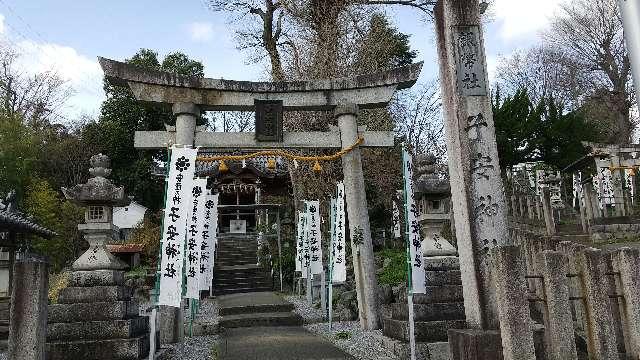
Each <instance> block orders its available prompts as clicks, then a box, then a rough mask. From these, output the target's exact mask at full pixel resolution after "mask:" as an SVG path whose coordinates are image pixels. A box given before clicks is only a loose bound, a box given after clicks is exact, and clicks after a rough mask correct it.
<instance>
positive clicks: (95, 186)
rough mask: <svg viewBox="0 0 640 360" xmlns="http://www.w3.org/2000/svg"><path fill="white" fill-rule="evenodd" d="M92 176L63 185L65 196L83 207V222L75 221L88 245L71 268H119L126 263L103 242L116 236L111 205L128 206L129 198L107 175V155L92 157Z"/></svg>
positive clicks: (108, 162) (108, 170)
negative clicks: (77, 183) (77, 182)
mask: <svg viewBox="0 0 640 360" xmlns="http://www.w3.org/2000/svg"><path fill="white" fill-rule="evenodd" d="M90 163H91V168H90V169H89V173H90V174H91V176H92V177H91V178H90V179H89V180H88V181H87V183H86V184H79V185H76V186H74V187H72V188H68V189H67V188H62V192H63V193H64V196H65V197H66V198H67V199H68V200H70V201H71V202H73V203H75V204H78V205H80V206H83V207H84V208H85V213H84V214H85V215H84V218H85V223H84V224H79V225H78V230H80V231H81V232H82V233H83V234H84V238H85V240H87V242H88V243H89V249H88V250H87V251H86V252H85V253H84V254H82V256H80V258H78V259H77V260H76V261H75V262H74V263H73V270H122V269H125V268H126V267H127V265H126V264H125V263H124V262H122V261H120V260H119V259H118V258H116V257H115V256H114V255H113V254H111V253H110V252H109V251H108V250H107V248H106V244H107V243H108V242H110V241H111V240H113V239H114V238H115V237H116V233H117V230H118V229H117V227H116V226H114V225H113V207H114V206H127V205H129V203H130V202H131V200H130V199H129V198H127V197H126V196H125V194H124V188H123V187H116V186H115V185H114V184H113V183H112V182H111V180H109V179H107V177H108V176H109V175H110V174H111V169H110V168H109V167H110V165H111V161H110V160H109V157H108V156H106V155H102V154H98V155H94V156H92V157H91V160H90Z"/></svg>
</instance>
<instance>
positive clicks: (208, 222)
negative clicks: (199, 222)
mask: <svg viewBox="0 0 640 360" xmlns="http://www.w3.org/2000/svg"><path fill="white" fill-rule="evenodd" d="M204 207H205V212H204V230H203V231H202V243H201V246H200V290H208V289H209V287H210V286H211V282H212V281H213V267H214V266H215V259H216V243H217V238H218V195H217V194H216V195H207V197H206V202H205V205H204Z"/></svg>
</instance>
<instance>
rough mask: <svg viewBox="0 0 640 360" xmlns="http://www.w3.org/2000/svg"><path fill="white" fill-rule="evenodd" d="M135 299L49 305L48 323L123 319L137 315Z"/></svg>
mask: <svg viewBox="0 0 640 360" xmlns="http://www.w3.org/2000/svg"><path fill="white" fill-rule="evenodd" d="M138 308H139V306H138V304H137V303H136V302H135V301H113V302H95V303H78V304H54V305H49V318H48V319H49V323H70V322H81V321H102V320H124V319H130V318H134V317H136V316H138V312H139V310H138Z"/></svg>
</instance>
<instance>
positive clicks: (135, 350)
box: [47, 334, 149, 360]
mask: <svg viewBox="0 0 640 360" xmlns="http://www.w3.org/2000/svg"><path fill="white" fill-rule="evenodd" d="M148 355H149V335H148V334H147V335H143V336H140V337H136V338H132V339H113V340H94V341H92V340H79V341H52V342H49V343H47V360H69V359H78V360H80V359H82V360H138V359H142V358H143V357H147V356H148Z"/></svg>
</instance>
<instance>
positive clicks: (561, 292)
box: [536, 250, 578, 360]
mask: <svg viewBox="0 0 640 360" xmlns="http://www.w3.org/2000/svg"><path fill="white" fill-rule="evenodd" d="M536 261H537V262H538V269H539V270H540V275H542V277H543V279H542V282H543V285H544V298H545V300H546V306H545V314H544V319H545V321H544V324H545V337H546V345H547V356H548V358H549V360H574V359H577V358H578V354H577V352H576V343H575V340H574V330H573V318H572V315H571V302H570V300H569V281H568V278H567V273H568V263H567V258H566V256H565V255H564V254H562V253H561V252H557V251H549V250H547V251H543V252H541V253H539V254H538V256H537V259H536Z"/></svg>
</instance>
